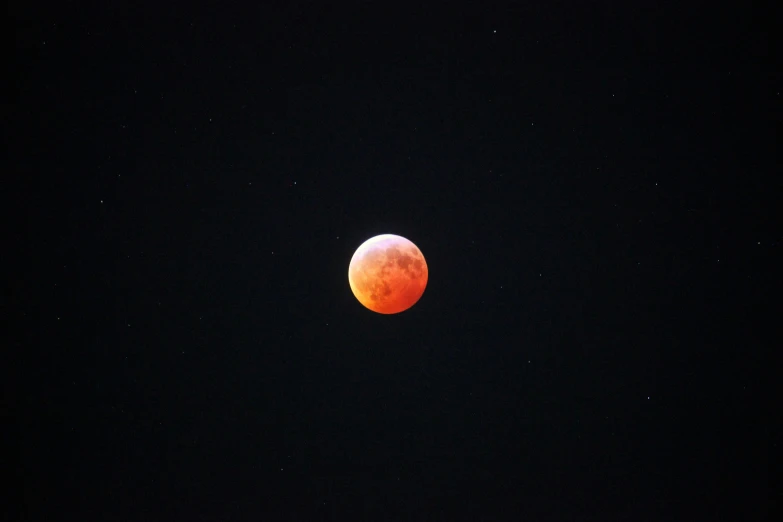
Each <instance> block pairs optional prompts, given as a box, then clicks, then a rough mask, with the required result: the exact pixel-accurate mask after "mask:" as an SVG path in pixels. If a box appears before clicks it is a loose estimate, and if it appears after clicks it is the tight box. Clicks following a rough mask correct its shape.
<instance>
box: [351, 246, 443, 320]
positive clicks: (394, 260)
mask: <svg viewBox="0 0 783 522" xmlns="http://www.w3.org/2000/svg"><path fill="white" fill-rule="evenodd" d="M428 276H429V271H428V270H427V262H426V261H425V260H424V256H423V255H422V253H421V250H419V248H418V247H417V246H416V245H414V244H413V243H411V242H410V241H408V240H407V239H405V238H404V237H400V236H395V235H392V234H383V235H380V236H375V237H373V238H371V239H368V240H367V241H365V242H364V243H362V245H361V246H360V247H359V248H358V249H357V250H356V253H354V255H353V258H351V265H350V267H349V268H348V283H349V284H350V285H351V291H353V295H354V296H356V299H358V300H359V302H360V303H362V304H363V305H364V306H366V307H367V308H369V309H370V310H372V311H373V312H378V313H379V314H397V313H400V312H403V311H405V310H407V309H408V308H410V307H411V306H413V305H414V304H416V302H417V301H418V300H419V299H420V298H421V296H422V294H423V293H424V288H426V286H427V279H428Z"/></svg>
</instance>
